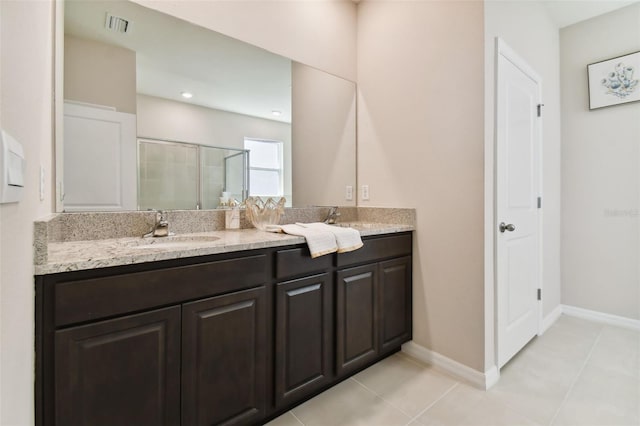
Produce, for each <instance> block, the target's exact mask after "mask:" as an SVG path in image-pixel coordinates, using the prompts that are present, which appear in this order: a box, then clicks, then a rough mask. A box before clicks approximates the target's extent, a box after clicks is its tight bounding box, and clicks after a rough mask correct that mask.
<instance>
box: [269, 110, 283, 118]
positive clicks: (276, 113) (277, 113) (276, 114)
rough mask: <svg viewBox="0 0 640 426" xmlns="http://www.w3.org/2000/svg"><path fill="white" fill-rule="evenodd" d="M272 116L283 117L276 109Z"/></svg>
mask: <svg viewBox="0 0 640 426" xmlns="http://www.w3.org/2000/svg"><path fill="white" fill-rule="evenodd" d="M271 114H273V115H274V116H276V117H280V116H281V115H282V112H281V111H277V110H275V109H274V110H273V111H271Z"/></svg>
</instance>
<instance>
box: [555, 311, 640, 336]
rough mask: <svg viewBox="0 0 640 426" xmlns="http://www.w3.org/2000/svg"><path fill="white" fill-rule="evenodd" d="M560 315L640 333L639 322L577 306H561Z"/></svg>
mask: <svg viewBox="0 0 640 426" xmlns="http://www.w3.org/2000/svg"><path fill="white" fill-rule="evenodd" d="M562 313H563V314H565V315H569V316H572V317H577V318H582V319H586V320H591V321H596V322H601V323H604V324H609V325H615V326H617V327H624V328H630V329H632V330H636V331H640V320H636V319H633V318H627V317H621V316H618V315H612V314H607V313H604V312H598V311H592V310H590V309H584V308H578V307H577V306H569V305H562Z"/></svg>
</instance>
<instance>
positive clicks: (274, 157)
mask: <svg viewBox="0 0 640 426" xmlns="http://www.w3.org/2000/svg"><path fill="white" fill-rule="evenodd" d="M59 7H60V9H61V10H59V11H58V17H57V21H58V23H59V24H60V23H61V22H62V23H63V26H62V25H59V26H58V27H59V29H58V31H57V36H56V51H57V59H58V61H57V62H58V65H57V69H56V73H57V75H56V81H57V83H56V86H57V90H58V91H62V92H63V93H64V97H63V99H62V100H60V99H58V100H57V101H56V102H57V104H56V123H57V132H56V180H57V185H56V191H57V206H56V208H57V210H58V211H117V210H135V209H148V208H157V209H201V208H202V209H212V208H218V207H222V206H224V204H225V201H226V200H227V199H229V198H235V199H237V200H242V199H243V198H245V197H246V196H248V195H259V196H284V197H286V198H287V201H288V203H287V204H288V205H290V206H296V207H297V206H308V205H355V200H354V199H347V198H346V188H347V187H348V186H351V187H352V188H356V181H355V180H356V173H355V168H356V146H355V145H356V140H355V139H356V133H355V125H356V123H355V120H356V119H355V102H356V101H355V83H353V82H351V81H347V80H344V79H341V78H339V77H336V76H333V75H330V74H328V73H325V72H322V71H319V70H317V69H315V68H312V67H309V66H306V65H304V64H300V63H297V62H294V61H292V60H290V59H288V58H285V57H282V56H279V55H275V54H273V53H270V52H267V51H265V50H263V49H261V48H258V47H255V46H252V45H249V44H247V43H244V42H241V41H238V40H235V39H232V38H230V37H227V36H225V35H222V34H219V33H216V32H214V31H211V30H209V29H205V28H202V27H199V26H197V25H194V24H191V23H189V22H186V21H183V20H181V19H178V18H176V17H173V16H169V15H166V14H164V13H160V12H158V11H155V10H152V9H149V8H146V7H143V6H141V5H139V4H136V3H133V2H129V1H94V0H81V1H75V0H66V1H65V2H63V3H62V2H61V3H60V6H59ZM247 7H250V6H247ZM62 28H63V29H64V30H62ZM61 86H62V87H61Z"/></svg>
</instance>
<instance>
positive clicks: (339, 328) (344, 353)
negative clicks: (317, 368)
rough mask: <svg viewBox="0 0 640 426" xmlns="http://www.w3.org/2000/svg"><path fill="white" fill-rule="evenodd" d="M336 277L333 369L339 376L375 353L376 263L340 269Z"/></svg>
mask: <svg viewBox="0 0 640 426" xmlns="http://www.w3.org/2000/svg"><path fill="white" fill-rule="evenodd" d="M336 281H337V282H336V293H337V294H336V372H337V374H338V375H339V376H343V375H345V374H348V373H349V372H351V371H354V370H357V369H358V368H360V367H362V366H364V365H366V364H367V363H369V362H371V361H372V360H373V359H375V358H376V356H377V354H378V308H377V305H378V268H377V265H375V264H374V265H367V266H360V267H357V268H350V269H344V270H342V271H339V272H338V273H337V280H336Z"/></svg>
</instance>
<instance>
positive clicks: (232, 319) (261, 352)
mask: <svg viewBox="0 0 640 426" xmlns="http://www.w3.org/2000/svg"><path fill="white" fill-rule="evenodd" d="M265 300H266V290H265V288H264V287H260V288H256V289H252V290H245V291H240V292H236V293H231V294H227V295H223V296H218V297H212V298H209V299H205V300H200V301H197V302H192V303H186V304H184V305H183V321H182V424H183V425H189V426H193V425H217V424H248V423H252V422H255V421H257V420H259V419H260V418H262V417H263V416H264V413H265V402H266V397H265V395H266V393H265V391H266V387H265V386H266V384H265V374H266V373H265V367H266V358H265V356H266V346H265V345H266V323H267V317H266V311H265Z"/></svg>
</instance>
